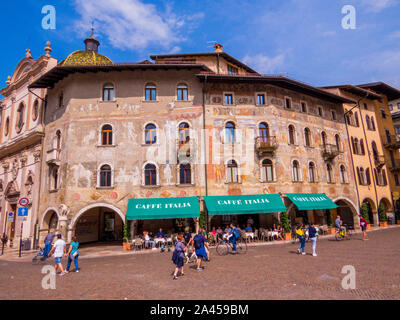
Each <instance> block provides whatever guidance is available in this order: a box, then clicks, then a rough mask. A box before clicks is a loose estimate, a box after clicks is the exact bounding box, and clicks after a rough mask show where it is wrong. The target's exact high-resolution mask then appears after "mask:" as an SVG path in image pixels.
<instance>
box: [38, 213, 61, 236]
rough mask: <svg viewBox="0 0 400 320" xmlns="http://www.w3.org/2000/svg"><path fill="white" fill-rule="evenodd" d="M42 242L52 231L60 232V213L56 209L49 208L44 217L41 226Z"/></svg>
mask: <svg viewBox="0 0 400 320" xmlns="http://www.w3.org/2000/svg"><path fill="white" fill-rule="evenodd" d="M39 227H40V229H39V236H40V239H41V240H39V241H40V242H42V240H43V239H44V237H45V236H46V235H47V234H48V233H49V232H50V231H51V232H53V233H56V232H58V231H59V230H58V212H57V210H56V209H55V208H48V209H47V210H46V211H45V213H44V214H43V216H42V221H41V222H40V224H39Z"/></svg>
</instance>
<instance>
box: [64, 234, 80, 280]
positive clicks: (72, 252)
mask: <svg viewBox="0 0 400 320" xmlns="http://www.w3.org/2000/svg"><path fill="white" fill-rule="evenodd" d="M78 248H79V242H78V241H76V237H72V242H71V243H70V245H69V251H68V253H66V254H65V256H66V257H68V263H67V270H66V271H65V273H68V272H69V268H70V266H71V264H72V261H74V265H75V272H79V265H78V258H79V250H78Z"/></svg>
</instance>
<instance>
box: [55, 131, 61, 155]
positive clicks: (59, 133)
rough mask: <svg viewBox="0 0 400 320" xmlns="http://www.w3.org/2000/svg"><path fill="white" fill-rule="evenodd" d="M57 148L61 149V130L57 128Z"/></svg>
mask: <svg viewBox="0 0 400 320" xmlns="http://www.w3.org/2000/svg"><path fill="white" fill-rule="evenodd" d="M56 149H57V150H61V131H60V130H57V132H56Z"/></svg>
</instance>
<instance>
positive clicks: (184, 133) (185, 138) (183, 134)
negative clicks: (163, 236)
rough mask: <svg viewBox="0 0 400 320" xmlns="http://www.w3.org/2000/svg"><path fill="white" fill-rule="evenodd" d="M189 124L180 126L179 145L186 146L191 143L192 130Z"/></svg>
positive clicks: (184, 123)
mask: <svg viewBox="0 0 400 320" xmlns="http://www.w3.org/2000/svg"><path fill="white" fill-rule="evenodd" d="M189 128H190V127H189V124H188V123H186V122H182V123H180V124H179V128H178V130H179V144H186V143H189V141H190V130H189Z"/></svg>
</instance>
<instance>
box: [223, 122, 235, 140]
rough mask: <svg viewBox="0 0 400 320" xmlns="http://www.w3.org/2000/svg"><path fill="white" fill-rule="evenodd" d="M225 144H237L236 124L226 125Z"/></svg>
mask: <svg viewBox="0 0 400 320" xmlns="http://www.w3.org/2000/svg"><path fill="white" fill-rule="evenodd" d="M225 142H226V143H235V124H234V123H233V122H227V123H226V125H225Z"/></svg>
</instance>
